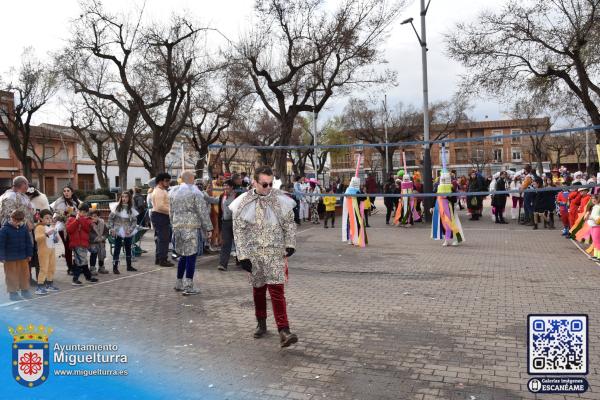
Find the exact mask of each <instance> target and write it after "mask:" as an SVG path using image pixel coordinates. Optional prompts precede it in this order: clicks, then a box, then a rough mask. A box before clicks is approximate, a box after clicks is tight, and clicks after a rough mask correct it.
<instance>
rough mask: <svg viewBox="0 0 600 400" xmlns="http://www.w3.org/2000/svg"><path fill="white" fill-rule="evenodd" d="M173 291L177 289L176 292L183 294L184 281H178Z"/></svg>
mask: <svg viewBox="0 0 600 400" xmlns="http://www.w3.org/2000/svg"><path fill="white" fill-rule="evenodd" d="M173 289H175V291H176V292H183V279H177V280H176V281H175V287H174V288H173Z"/></svg>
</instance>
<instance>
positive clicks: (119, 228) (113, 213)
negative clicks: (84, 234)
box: [92, 192, 138, 275]
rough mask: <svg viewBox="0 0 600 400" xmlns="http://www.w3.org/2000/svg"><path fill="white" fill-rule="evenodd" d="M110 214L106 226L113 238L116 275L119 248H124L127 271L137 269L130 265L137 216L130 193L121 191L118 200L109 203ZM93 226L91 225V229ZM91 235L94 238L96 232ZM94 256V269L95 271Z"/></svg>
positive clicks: (117, 271) (114, 271)
mask: <svg viewBox="0 0 600 400" xmlns="http://www.w3.org/2000/svg"><path fill="white" fill-rule="evenodd" d="M109 208H110V215H109V216H108V223H107V224H106V227H107V228H108V231H109V234H110V236H112V237H113V238H114V239H115V246H114V249H113V254H112V256H113V274H115V275H118V274H120V273H121V272H119V256H120V254H121V249H122V248H124V249H125V264H126V265H127V271H137V269H135V268H134V267H133V266H132V252H131V245H132V243H133V237H134V236H135V234H136V232H137V216H138V211H137V210H136V209H135V207H134V206H133V202H132V201H131V194H130V193H129V192H122V193H121V195H120V196H119V201H118V202H115V203H110V204H109ZM93 229H94V227H93V226H92V230H93ZM93 236H94V237H95V238H96V237H97V235H96V232H95V231H94V234H93ZM95 269H96V268H95V258H94V269H93V270H92V272H95Z"/></svg>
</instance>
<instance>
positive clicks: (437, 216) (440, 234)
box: [431, 152, 465, 246]
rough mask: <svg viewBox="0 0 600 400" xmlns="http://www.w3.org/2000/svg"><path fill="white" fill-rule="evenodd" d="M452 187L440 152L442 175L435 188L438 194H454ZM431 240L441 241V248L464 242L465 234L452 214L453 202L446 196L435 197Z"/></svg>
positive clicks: (456, 216)
mask: <svg viewBox="0 0 600 400" xmlns="http://www.w3.org/2000/svg"><path fill="white" fill-rule="evenodd" d="M455 191H456V190H455V188H454V187H453V185H452V177H451V175H450V173H449V172H448V170H447V169H446V158H445V153H444V152H442V174H441V175H440V181H439V185H438V188H437V193H438V194H444V193H452V192H455ZM431 219H432V224H431V238H432V239H433V240H443V241H444V242H443V243H442V246H448V242H449V241H450V240H452V243H451V244H452V246H458V244H459V243H461V242H464V240H465V234H464V233H463V229H462V226H461V224H460V219H459V218H458V214H456V213H455V212H454V202H451V201H450V200H449V198H448V196H437V197H436V201H435V207H434V209H433V214H432V217H431Z"/></svg>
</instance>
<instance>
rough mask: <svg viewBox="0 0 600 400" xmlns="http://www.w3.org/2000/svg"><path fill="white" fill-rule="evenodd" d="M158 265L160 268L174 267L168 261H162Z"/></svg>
mask: <svg viewBox="0 0 600 400" xmlns="http://www.w3.org/2000/svg"><path fill="white" fill-rule="evenodd" d="M158 265H160V266H161V267H174V266H175V264H173V263H172V262H171V261H169V260H163V261H161V262H160V263H159V264H158Z"/></svg>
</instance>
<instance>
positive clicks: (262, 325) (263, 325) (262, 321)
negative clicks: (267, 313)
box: [254, 318, 267, 339]
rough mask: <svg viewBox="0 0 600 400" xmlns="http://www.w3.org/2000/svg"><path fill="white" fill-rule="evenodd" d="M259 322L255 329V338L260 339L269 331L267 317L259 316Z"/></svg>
mask: <svg viewBox="0 0 600 400" xmlns="http://www.w3.org/2000/svg"><path fill="white" fill-rule="evenodd" d="M257 321H258V324H256V330H255V331H254V338H255V339H259V338H261V337H263V336H264V335H265V334H266V333H267V319H266V318H258V319H257Z"/></svg>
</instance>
